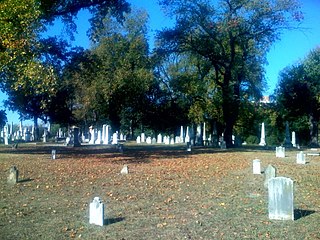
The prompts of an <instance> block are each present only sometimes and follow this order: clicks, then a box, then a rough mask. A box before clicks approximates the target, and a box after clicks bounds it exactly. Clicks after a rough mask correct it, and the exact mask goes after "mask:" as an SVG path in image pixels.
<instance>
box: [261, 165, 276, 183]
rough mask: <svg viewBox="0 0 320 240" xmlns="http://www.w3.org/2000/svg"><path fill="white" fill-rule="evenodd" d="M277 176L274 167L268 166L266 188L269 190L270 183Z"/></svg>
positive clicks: (265, 177)
mask: <svg viewBox="0 0 320 240" xmlns="http://www.w3.org/2000/svg"><path fill="white" fill-rule="evenodd" d="M276 174H277V169H276V168H275V167H274V166H272V165H270V164H269V165H268V167H267V168H266V169H265V170H264V187H265V188H268V181H269V180H270V179H271V178H274V177H276Z"/></svg>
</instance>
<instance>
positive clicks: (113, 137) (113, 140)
mask: <svg viewBox="0 0 320 240" xmlns="http://www.w3.org/2000/svg"><path fill="white" fill-rule="evenodd" d="M112 144H115V145H117V144H118V132H115V133H114V134H112Z"/></svg>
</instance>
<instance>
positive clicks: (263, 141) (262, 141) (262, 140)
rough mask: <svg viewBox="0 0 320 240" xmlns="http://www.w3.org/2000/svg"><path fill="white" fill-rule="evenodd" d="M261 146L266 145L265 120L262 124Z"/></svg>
mask: <svg viewBox="0 0 320 240" xmlns="http://www.w3.org/2000/svg"><path fill="white" fill-rule="evenodd" d="M259 145H260V146H265V145H266V131H265V127H264V122H263V123H262V124H261V137H260V143H259Z"/></svg>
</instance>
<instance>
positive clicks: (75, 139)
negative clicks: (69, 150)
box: [66, 126, 81, 147]
mask: <svg viewBox="0 0 320 240" xmlns="http://www.w3.org/2000/svg"><path fill="white" fill-rule="evenodd" d="M69 134H70V135H69V143H67V145H68V146H72V147H79V146H81V143H80V140H79V128H78V127H76V126H73V127H72V128H71V130H70V132H69ZM66 142H67V140H66Z"/></svg>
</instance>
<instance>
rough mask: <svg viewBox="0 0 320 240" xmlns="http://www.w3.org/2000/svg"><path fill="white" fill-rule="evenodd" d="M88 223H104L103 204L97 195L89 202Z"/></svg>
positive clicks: (101, 224)
mask: <svg viewBox="0 0 320 240" xmlns="http://www.w3.org/2000/svg"><path fill="white" fill-rule="evenodd" d="M89 223H90V224H95V225H98V226H103V223H104V204H103V203H102V202H101V200H100V198H99V197H95V198H94V199H93V201H92V202H91V203H90V209H89Z"/></svg>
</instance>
